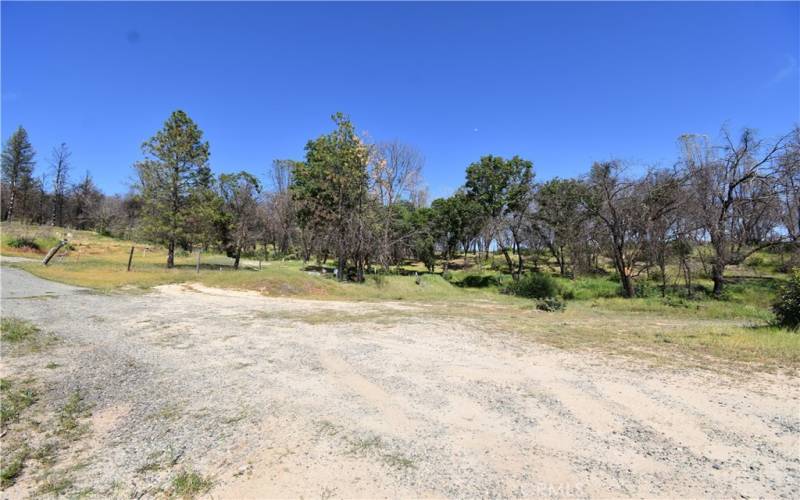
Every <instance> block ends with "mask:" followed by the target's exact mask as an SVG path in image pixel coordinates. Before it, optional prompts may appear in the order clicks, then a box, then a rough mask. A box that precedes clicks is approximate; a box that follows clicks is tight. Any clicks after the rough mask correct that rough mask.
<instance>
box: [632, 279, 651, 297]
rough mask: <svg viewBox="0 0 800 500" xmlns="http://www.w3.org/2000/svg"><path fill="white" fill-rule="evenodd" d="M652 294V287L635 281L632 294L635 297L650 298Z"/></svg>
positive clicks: (644, 282) (643, 282)
mask: <svg viewBox="0 0 800 500" xmlns="http://www.w3.org/2000/svg"><path fill="white" fill-rule="evenodd" d="M654 292H655V289H654V288H653V285H651V284H650V283H647V282H646V281H637V282H636V284H635V285H634V294H635V295H636V296H637V297H650V296H651V295H653V293H654Z"/></svg>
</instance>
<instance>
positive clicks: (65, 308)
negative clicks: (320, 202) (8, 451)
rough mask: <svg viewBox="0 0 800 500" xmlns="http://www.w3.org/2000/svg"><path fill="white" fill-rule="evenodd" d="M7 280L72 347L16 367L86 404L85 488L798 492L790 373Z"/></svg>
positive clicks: (295, 307) (190, 296)
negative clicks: (179, 480) (727, 371)
mask: <svg viewBox="0 0 800 500" xmlns="http://www.w3.org/2000/svg"><path fill="white" fill-rule="evenodd" d="M0 278H2V314H3V315H4V316H7V315H8V316H16V317H20V318H25V319H28V320H31V321H34V322H35V323H36V324H38V325H40V326H41V327H42V328H43V329H45V330H46V331H48V332H52V333H54V334H56V335H57V336H58V338H59V341H58V343H57V344H56V345H55V346H54V347H52V348H50V349H49V350H45V351H43V352H39V353H31V354H26V355H24V356H15V357H10V356H4V359H3V367H2V372H3V376H4V377H6V376H34V377H35V378H36V379H37V380H39V381H41V382H42V383H43V384H44V386H45V387H47V389H46V391H47V400H48V401H51V402H52V403H50V404H51V405H52V406H53V407H58V405H59V404H63V401H65V400H66V399H67V398H68V397H69V395H70V394H73V393H74V392H75V391H76V390H78V391H80V394H81V395H82V396H83V397H84V399H85V402H86V403H87V405H88V406H89V408H90V411H91V416H90V417H88V419H87V422H88V423H89V424H90V425H91V427H92V433H91V435H90V436H89V437H87V438H86V442H85V444H84V446H82V447H81V448H80V450H79V451H76V452H75V453H78V454H79V456H80V459H81V460H82V461H84V462H85V464H84V466H83V467H82V468H81V469H80V470H79V471H78V472H77V473H76V477H75V479H76V482H75V486H74V489H75V491H78V490H81V489H86V488H90V489H91V491H92V492H93V493H94V495H96V496H101V497H102V496H109V495H114V496H124V497H135V498H138V497H152V496H157V495H158V494H159V492H163V491H164V490H165V489H167V488H168V487H169V484H170V481H171V479H172V478H173V477H174V476H175V475H176V474H177V473H178V472H179V471H183V470H193V471H197V472H198V473H200V474H202V475H204V476H206V477H210V478H212V480H213V481H214V489H213V490H212V491H211V493H210V494H211V496H213V497H215V498H246V497H251V498H257V497H262V498H263V497H295V496H312V497H313V496H321V497H326V498H330V497H339V496H345V497H389V496H391V497H396V496H417V497H419V496H448V497H459V498H462V497H532V496H533V497H594V496H604V497H608V496H645V497H653V496H661V497H664V496H669V497H676V496H678V497H697V496H713V497H734V496H735V497H784V498H797V497H800V452H799V451H798V450H799V449H800V442H799V440H800V411H799V409H800V407H799V405H798V400H799V398H800V390H798V384H797V379H796V378H787V377H786V376H779V375H770V374H747V375H742V376H741V377H737V378H731V376H729V375H718V374H716V373H713V372H711V371H690V370H683V371H680V372H677V371H675V370H671V369H668V368H663V369H653V368H651V367H646V366H644V365H641V366H640V365H638V364H636V363H635V362H633V361H631V360H625V359H620V358H615V359H611V358H608V359H598V358H597V355H593V354H591V353H584V352H570V351H560V350H555V349H553V348H548V347H544V346H542V345H539V344H536V343H534V342H531V341H527V340H525V339H524V338H520V337H519V336H516V335H511V334H494V335H491V334H488V333H485V332H483V331H480V330H479V329H476V328H473V327H472V326H470V325H469V324H467V323H465V324H455V323H454V322H452V321H449V322H445V321H442V320H438V319H436V318H427V317H425V313H424V312H423V311H424V309H425V308H424V307H422V306H415V305H413V304H411V305H402V304H393V303H374V304H365V303H346V302H323V301H309V300H296V299H276V298H265V297H261V296H258V295H257V294H253V293H247V292H233V291H222V290H212V289H207V288H203V287H201V286H199V285H192V286H181V285H171V286H166V287H160V288H158V289H157V290H156V291H154V292H152V293H147V294H138V293H137V294H133V293H123V292H120V293H110V294H99V293H95V292H91V291H88V290H84V289H80V288H76V287H71V286H67V285H61V284H57V283H52V282H48V281H44V280H41V279H38V278H35V277H33V276H31V275H29V274H27V273H25V272H23V271H21V270H18V269H14V268H8V267H4V268H3V269H2V272H1V273H0ZM342 311H345V312H350V313H353V314H350V315H346V316H345V318H347V320H346V321H342V320H341V319H340V320H336V319H335V318H336V317H337V315H336V313H337V312H342ZM398 311H402V313H403V315H406V316H408V315H411V316H415V315H416V316H415V317H414V318H413V320H411V321H405V320H398V321H389V322H387V321H376V320H375V318H376V317H378V318H379V317H380V314H378V315H376V314H370V315H365V317H364V320H358V319H353V318H354V314H361V313H365V312H370V313H382V314H385V315H386V316H387V317H388V316H391V315H393V314H397V313H398ZM312 313H313V314H314V321H313V322H308V323H306V322H303V321H302V318H303V315H304V314H312ZM326 313H330V316H331V318H332V319H331V321H330V322H326V321H320V319H319V318H320V314H323V315H324V314H326ZM51 362H55V363H57V364H58V365H59V367H58V368H56V369H45V368H44V366H45V365H46V364H48V363H51ZM34 487H35V478H34V477H33V475H30V477H22V478H20V481H18V484H17V485H15V486H14V487H12V488H10V489H8V490H6V491H5V492H4V493H3V496H4V497H19V496H25V495H26V494H29V493H31V492H32V491H33V489H32V488H34ZM86 491H89V490H86Z"/></svg>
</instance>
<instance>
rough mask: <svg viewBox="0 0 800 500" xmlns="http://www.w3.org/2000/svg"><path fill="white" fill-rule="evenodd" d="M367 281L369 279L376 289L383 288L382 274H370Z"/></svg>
mask: <svg viewBox="0 0 800 500" xmlns="http://www.w3.org/2000/svg"><path fill="white" fill-rule="evenodd" d="M369 279H371V280H372V282H373V283H375V286H376V287H378V288H383V286H384V285H385V284H386V276H384V275H382V274H370V275H369Z"/></svg>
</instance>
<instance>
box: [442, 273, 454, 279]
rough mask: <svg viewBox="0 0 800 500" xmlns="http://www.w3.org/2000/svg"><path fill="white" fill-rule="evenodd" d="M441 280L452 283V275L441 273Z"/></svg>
mask: <svg viewBox="0 0 800 500" xmlns="http://www.w3.org/2000/svg"><path fill="white" fill-rule="evenodd" d="M442 278H444V280H445V281H452V279H453V273H451V272H450V271H445V272H443V273H442Z"/></svg>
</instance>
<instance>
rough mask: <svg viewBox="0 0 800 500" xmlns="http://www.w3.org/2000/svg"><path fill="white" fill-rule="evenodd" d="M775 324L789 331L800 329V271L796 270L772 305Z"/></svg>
mask: <svg viewBox="0 0 800 500" xmlns="http://www.w3.org/2000/svg"><path fill="white" fill-rule="evenodd" d="M772 311H773V312H774V313H775V322H776V323H777V324H778V325H780V326H782V327H784V328H788V329H789V330H797V329H798V328H800V269H796V270H795V271H794V274H792V277H791V278H790V279H789V282H788V283H786V285H784V287H783V289H782V290H781V291H780V293H779V294H778V298H777V300H776V301H775V303H774V304H773V305H772Z"/></svg>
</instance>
